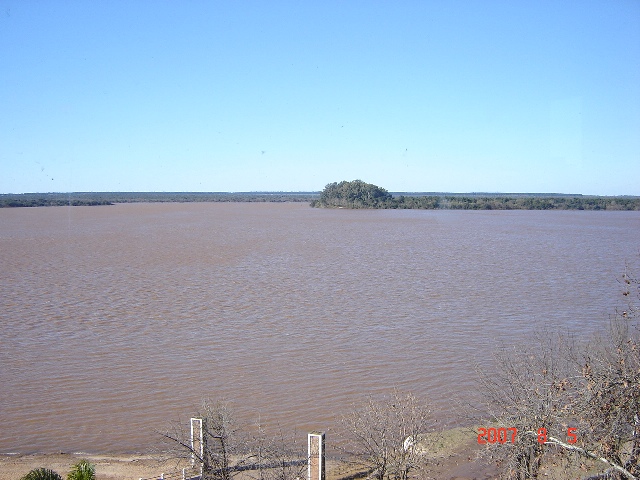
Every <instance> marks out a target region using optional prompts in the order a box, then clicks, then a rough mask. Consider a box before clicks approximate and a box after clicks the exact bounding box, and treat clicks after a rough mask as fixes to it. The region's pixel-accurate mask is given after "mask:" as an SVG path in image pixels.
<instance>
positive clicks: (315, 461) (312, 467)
mask: <svg viewBox="0 0 640 480" xmlns="http://www.w3.org/2000/svg"><path fill="white" fill-rule="evenodd" d="M307 451H308V455H309V457H308V468H307V480H324V432H310V433H309V435H308V437H307Z"/></svg>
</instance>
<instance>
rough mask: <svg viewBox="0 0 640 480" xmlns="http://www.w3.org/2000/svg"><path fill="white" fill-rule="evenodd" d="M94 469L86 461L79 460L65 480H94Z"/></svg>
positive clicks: (93, 466)
mask: <svg viewBox="0 0 640 480" xmlns="http://www.w3.org/2000/svg"><path fill="white" fill-rule="evenodd" d="M95 478H96V467H95V465H92V464H91V463H89V462H87V461H86V460H80V461H79V462H78V463H76V464H75V465H74V466H73V467H71V472H69V475H67V480H95Z"/></svg>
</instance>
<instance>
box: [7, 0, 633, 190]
mask: <svg viewBox="0 0 640 480" xmlns="http://www.w3.org/2000/svg"><path fill="white" fill-rule="evenodd" d="M354 179H361V180H364V181H365V182H369V183H374V184H376V185H379V186H381V187H383V188H386V189H387V190H389V191H393V192H412V191H413V192H503V193H505V192H539V193H579V194H587V195H588V194H592V195H640V1H639V0H606V1H605V0H596V1H593V0H579V1H578V0H566V1H565V0H563V1H559V0H553V1H546V0H531V1H528V0H521V1H513V0H506V1H498V0H450V1H447V0H434V1H428V0H418V1H404V0H397V1H376V0H367V1H359V0H353V1H349V0H342V1H333V0H322V1H312V0H301V1H279V0H270V1H263V0H260V1H196V0H185V1H163V0H154V1H150V0H149V1H145V0H137V1H118V0H108V1H100V0H96V1H90V2H88V1H65V0H56V1H54V0H50V1H35V0H33V1H29V0H20V1H11V0H0V193H25V192H90V191H158V192H162V191H165V192H171V191H194V192H196V191H202V192H222V191H229V192H249V191H318V190H322V188H324V186H325V185H326V184H327V183H330V182H334V181H341V180H354Z"/></svg>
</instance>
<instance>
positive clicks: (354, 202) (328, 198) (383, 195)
mask: <svg viewBox="0 0 640 480" xmlns="http://www.w3.org/2000/svg"><path fill="white" fill-rule="evenodd" d="M138 202H175V203H187V202H307V203H309V204H310V205H311V206H312V207H319V208H368V209H422V210H627V211H628V210H635V211H639V210H640V197H637V196H626V195H621V196H595V195H579V194H556V193H447V192H392V193H390V192H388V191H387V190H385V189H384V188H381V187H378V186H376V185H373V184H370V183H365V182H363V181H361V180H353V181H351V182H348V181H342V182H334V183H330V184H328V185H327V186H326V187H325V188H324V190H323V191H322V192H71V193H22V194H0V208H3V207H4V208H10V207H50V206H98V205H114V204H117V203H138Z"/></svg>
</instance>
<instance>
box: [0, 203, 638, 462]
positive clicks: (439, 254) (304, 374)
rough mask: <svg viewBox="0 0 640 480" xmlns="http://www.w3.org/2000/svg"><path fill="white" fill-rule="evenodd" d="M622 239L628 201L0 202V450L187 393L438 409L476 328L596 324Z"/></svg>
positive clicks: (477, 336) (151, 437)
mask: <svg viewBox="0 0 640 480" xmlns="http://www.w3.org/2000/svg"><path fill="white" fill-rule="evenodd" d="M639 250H640V212H583V211H561V212H539V211H500V212H490V211H488V212H486V211H483V212H471V211H418V210H405V211H391V210H372V211H368V210H323V209H312V208H310V207H308V206H307V205H306V204H294V203H285V204H275V203H264V204H256V203H245V204H243V203H197V204H196V203H189V204H121V205H114V206H102V207H50V208H21V209H17V208H16V209H0V275H1V277H0V453H7V452H22V453H26V452H56V451H67V452H75V451H83V452H112V453H116V452H134V451H142V452H144V451H147V450H148V449H150V448H153V447H155V446H156V445H157V444H159V435H158V434H157V433H155V432H156V431H160V430H164V429H166V428H167V427H168V426H169V425H170V424H171V423H172V422H174V421H176V422H182V423H184V424H185V426H186V425H187V423H188V418H189V416H190V415H191V414H192V413H194V412H195V411H196V410H197V408H198V407H199V405H200V403H201V401H202V399H203V398H205V397H210V398H212V399H227V400H229V401H231V402H232V406H233V410H234V411H235V412H236V417H238V419H239V420H240V421H241V422H246V423H251V422H254V423H255V422H257V421H260V422H261V423H263V424H265V425H266V426H267V427H272V428H275V427H280V428H283V429H285V430H287V431H292V430H294V429H295V430H296V431H301V432H306V431H308V430H309V429H324V430H331V429H332V428H334V426H335V425H336V422H337V421H338V420H339V419H340V417H341V415H342V414H344V413H347V412H348V411H349V410H350V408H351V406H352V405H353V403H354V402H358V401H361V400H363V398H364V397H365V396H366V395H369V394H373V395H378V394H384V393H388V392H390V391H391V390H392V389H393V388H394V387H395V388H398V389H400V390H402V391H412V392H414V393H415V394H417V395H419V396H420V397H422V398H425V399H426V400H427V401H428V402H429V403H430V405H431V408H432V410H433V412H434V416H435V417H437V418H439V419H441V420H442V421H443V422H447V421H455V411H453V410H452V409H451V406H452V405H454V404H456V403H458V402H459V403H464V402H465V401H468V399H469V398H471V394H472V393H476V394H477V393H478V391H477V390H478V386H477V384H476V383H475V377H476V374H475V369H474V365H475V364H476V363H480V364H482V365H485V366H488V365H490V362H491V355H492V352H494V351H496V349H498V348H500V347H505V346H506V347H511V346H513V345H522V344H526V343H527V342H530V341H531V339H532V337H533V336H534V335H535V334H536V332H538V331H540V330H541V329H543V328H549V326H551V327H553V328H560V329H562V330H571V331H575V332H578V335H579V336H588V335H590V334H591V333H593V332H596V331H600V330H602V329H603V328H604V327H605V325H606V323H607V319H608V315H609V314H611V313H612V312H613V311H614V309H615V308H616V307H617V306H619V305H620V298H621V295H620V292H621V287H620V285H619V284H618V283H617V278H619V276H620V274H621V273H622V272H623V270H624V268H625V262H631V263H633V262H635V263H636V264H637V259H638V252H639Z"/></svg>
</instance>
